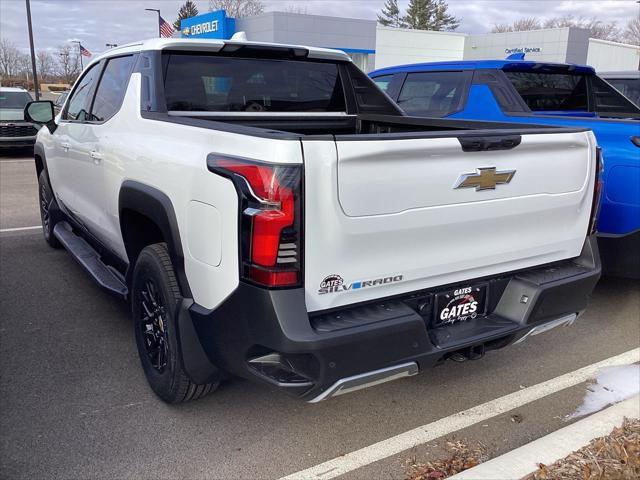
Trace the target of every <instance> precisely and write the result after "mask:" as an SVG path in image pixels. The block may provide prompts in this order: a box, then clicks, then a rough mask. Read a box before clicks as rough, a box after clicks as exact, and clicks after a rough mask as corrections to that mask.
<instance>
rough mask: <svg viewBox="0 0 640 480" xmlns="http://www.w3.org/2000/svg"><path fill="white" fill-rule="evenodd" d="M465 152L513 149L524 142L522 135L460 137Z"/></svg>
mask: <svg viewBox="0 0 640 480" xmlns="http://www.w3.org/2000/svg"><path fill="white" fill-rule="evenodd" d="M458 141H459V142H460V145H462V151H463V152H485V151H489V150H512V149H514V148H516V147H517V146H518V145H520V143H521V142H522V136H521V135H503V136H497V137H495V136H494V137H485V136H477V137H476V136H473V137H458Z"/></svg>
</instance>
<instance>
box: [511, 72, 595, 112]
mask: <svg viewBox="0 0 640 480" xmlns="http://www.w3.org/2000/svg"><path fill="white" fill-rule="evenodd" d="M504 73H505V75H506V76H507V78H508V79H509V80H510V81H511V83H512V84H513V86H514V87H515V89H516V90H517V91H518V93H519V94H520V96H521V97H522V99H523V100H524V101H525V103H526V104H527V106H528V107H529V108H530V109H531V110H533V111H534V112H535V111H545V110H546V111H554V110H556V111H558V110H560V111H567V110H570V111H585V112H586V111H589V100H588V94H587V77H586V75H579V74H576V75H572V74H565V73H534V72H509V71H506V72H504Z"/></svg>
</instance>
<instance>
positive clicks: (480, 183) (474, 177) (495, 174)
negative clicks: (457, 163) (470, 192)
mask: <svg viewBox="0 0 640 480" xmlns="http://www.w3.org/2000/svg"><path fill="white" fill-rule="evenodd" d="M515 174H516V171H515V170H501V171H496V167H482V168H477V169H476V172H475V173H463V174H462V175H460V178H458V181H457V182H456V183H455V185H454V186H453V188H468V187H476V192H477V191H478V190H494V189H495V188H496V185H500V184H503V183H509V182H510V181H511V179H512V178H513V176H514V175H515Z"/></svg>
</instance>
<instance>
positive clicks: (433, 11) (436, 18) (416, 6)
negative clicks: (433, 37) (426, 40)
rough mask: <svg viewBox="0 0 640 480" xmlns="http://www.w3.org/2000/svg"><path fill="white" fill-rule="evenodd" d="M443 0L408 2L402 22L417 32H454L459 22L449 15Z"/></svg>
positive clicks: (412, 0)
mask: <svg viewBox="0 0 640 480" xmlns="http://www.w3.org/2000/svg"><path fill="white" fill-rule="evenodd" d="M448 8H449V5H447V3H446V2H445V1H444V0H410V1H409V6H408V7H407V14H406V15H405V16H404V22H405V23H406V24H407V26H408V28H415V29H417V30H436V31H439V30H455V29H456V28H458V26H460V20H458V19H457V18H456V17H454V16H453V15H449V14H448V13H447V10H448Z"/></svg>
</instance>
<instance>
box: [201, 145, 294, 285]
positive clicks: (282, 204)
mask: <svg viewBox="0 0 640 480" xmlns="http://www.w3.org/2000/svg"><path fill="white" fill-rule="evenodd" d="M207 166H208V168H209V170H211V171H212V172H214V173H218V174H219V175H223V176H225V177H227V178H230V179H231V180H232V181H233V183H234V185H235V187H236V191H237V192H238V198H239V201H240V241H241V246H240V265H241V275H242V277H243V278H244V279H246V280H250V281H252V282H254V283H258V284H260V285H265V286H268V287H285V286H298V285H300V282H301V266H302V264H301V258H300V255H301V251H300V250H301V238H300V226H301V221H300V219H301V214H302V211H301V200H302V185H301V181H302V166H301V165H291V166H289V165H273V164H265V163H260V162H257V161H253V160H248V159H244V158H235V157H226V156H216V155H213V154H212V155H209V157H208V158H207Z"/></svg>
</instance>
